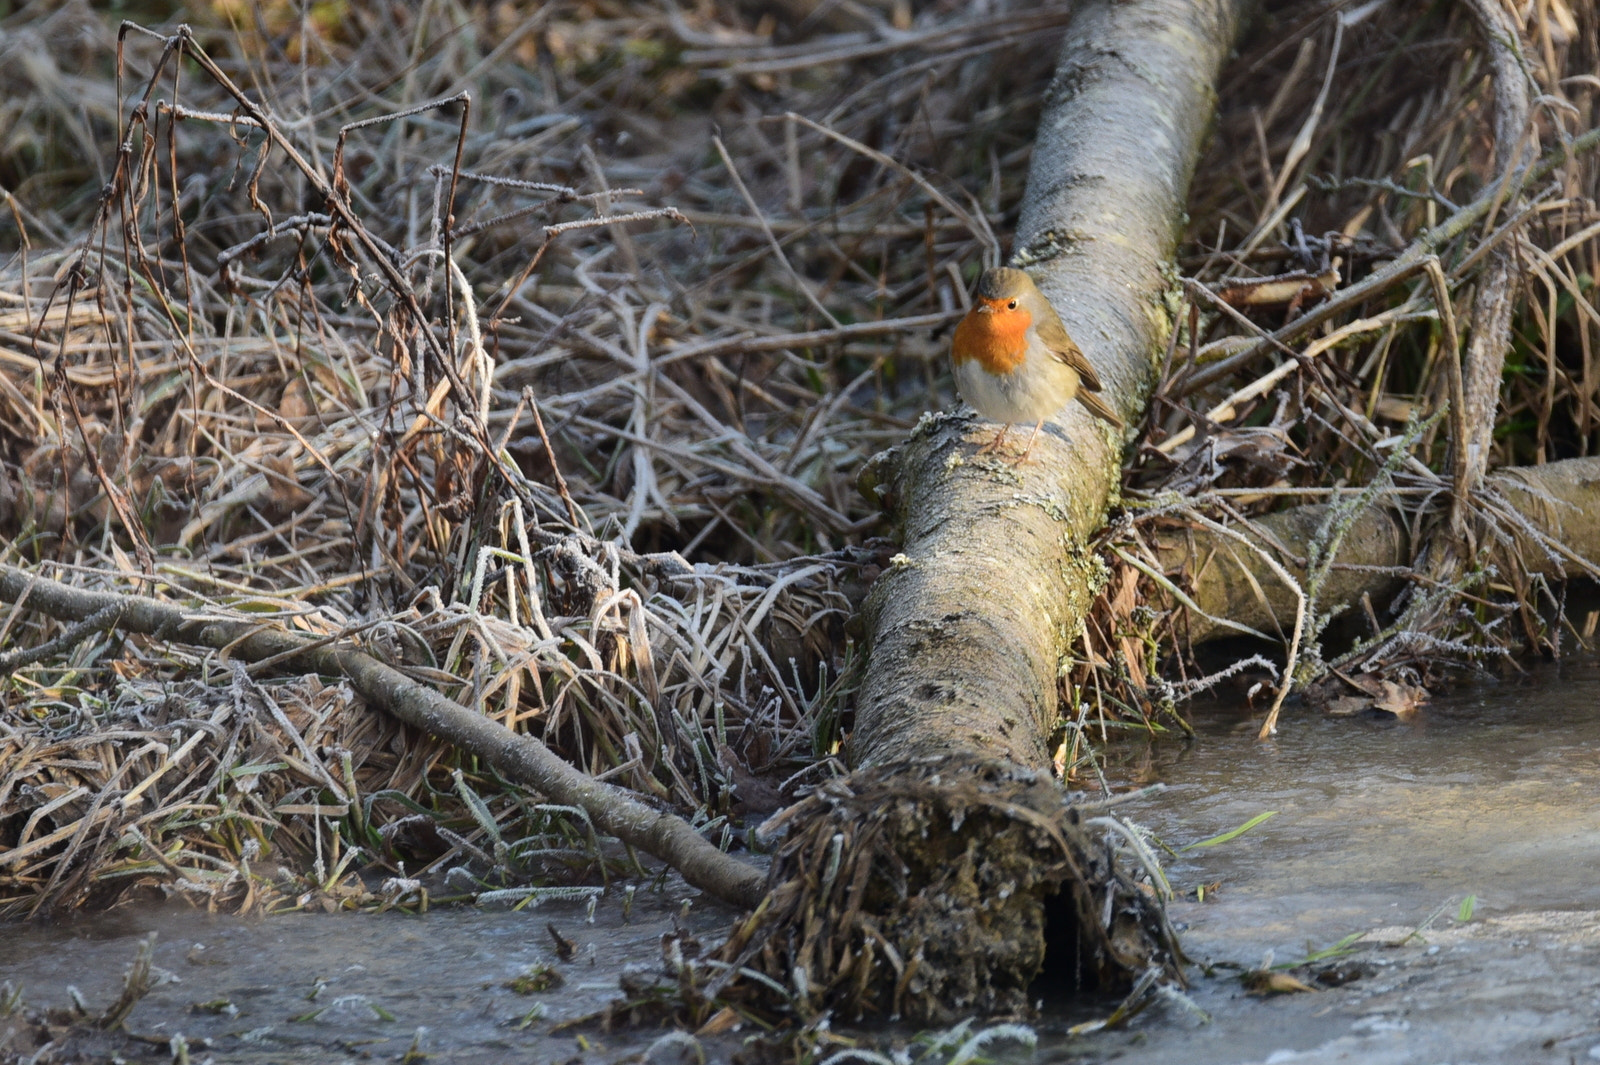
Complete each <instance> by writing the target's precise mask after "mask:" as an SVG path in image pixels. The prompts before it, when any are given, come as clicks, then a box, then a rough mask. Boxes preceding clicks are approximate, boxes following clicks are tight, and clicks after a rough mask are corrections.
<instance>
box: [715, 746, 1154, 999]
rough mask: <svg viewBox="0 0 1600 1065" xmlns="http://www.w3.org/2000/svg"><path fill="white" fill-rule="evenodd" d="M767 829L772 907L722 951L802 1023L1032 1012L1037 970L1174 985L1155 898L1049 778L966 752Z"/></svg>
mask: <svg viewBox="0 0 1600 1065" xmlns="http://www.w3.org/2000/svg"><path fill="white" fill-rule="evenodd" d="M763 833H765V834H768V835H775V836H781V843H780V844H779V845H778V847H777V850H776V853H775V855H774V859H773V864H772V869H771V874H770V877H769V881H768V883H769V888H770V890H769V895H768V899H767V902H766V903H765V904H764V905H763V907H762V908H761V909H760V910H758V911H757V912H756V913H755V914H753V915H751V917H750V918H748V919H747V920H746V921H745V923H744V924H743V925H742V926H741V927H740V928H739V929H738V930H737V932H736V933H735V935H734V936H733V937H732V938H731V939H730V940H729V941H728V942H727V943H726V944H725V945H724V946H723V948H722V950H721V957H722V960H723V961H725V962H727V963H730V964H734V965H740V966H749V967H753V968H755V969H757V970H760V971H761V972H763V973H765V974H766V975H767V976H769V977H771V978H772V979H773V980H774V981H775V982H777V983H779V984H782V985H783V986H784V987H785V988H786V989H787V990H788V994H789V1000H788V1001H787V1003H785V1005H787V1006H788V1007H789V1008H790V1009H792V1010H793V1011H794V1012H795V1013H796V1014H798V1015H799V1016H801V1017H804V1018H811V1017H815V1016H818V1015H820V1014H822V1013H824V1012H830V1011H831V1012H833V1013H834V1014H835V1015H837V1016H840V1017H842V1018H846V1019H859V1018H862V1017H869V1016H870V1017H875V1018H878V1019H894V1018H900V1019H905V1020H909V1021H912V1022H913V1023H919V1024H939V1025H943V1024H950V1023H954V1022H955V1021H958V1020H960V1019H962V1018H965V1017H970V1016H972V1015H974V1014H981V1015H996V1014H1002V1015H1004V1014H1009V1015H1014V1016H1015V1015H1026V1014H1028V1013H1030V1012H1031V1008H1032V1002H1033V999H1032V997H1031V996H1030V986H1031V985H1032V984H1033V981H1034V980H1035V978H1036V977H1038V976H1039V975H1040V973H1041V970H1045V969H1048V970H1049V971H1050V973H1051V975H1052V976H1053V977H1058V978H1059V980H1060V982H1062V983H1065V984H1068V985H1070V986H1074V987H1079V988H1082V989H1083V990H1084V991H1104V992H1114V993H1118V992H1123V991H1126V990H1127V989H1128V988H1129V987H1130V986H1132V984H1133V983H1134V981H1135V980H1136V979H1137V978H1139V977H1140V976H1141V975H1144V974H1146V973H1148V972H1149V971H1150V970H1151V969H1152V967H1153V968H1155V969H1157V970H1158V971H1161V972H1164V973H1165V974H1166V976H1167V977H1168V978H1169V979H1171V980H1174V981H1177V982H1180V983H1181V982H1182V972H1181V969H1180V967H1179V961H1178V959H1180V958H1181V956H1182V955H1181V954H1180V952H1179V948H1178V945H1177V943H1176V942H1175V941H1174V940H1173V939H1172V938H1171V933H1170V925H1168V924H1167V922H1166V920H1165V917H1164V914H1163V913H1162V912H1161V909H1160V903H1159V901H1157V899H1155V898H1154V897H1153V896H1152V895H1150V894H1148V893H1147V891H1146V889H1145V888H1143V887H1141V886H1140V885H1139V884H1137V883H1135V882H1134V881H1133V880H1131V879H1130V878H1129V877H1128V876H1127V875H1126V874H1125V873H1124V872H1122V871H1121V870H1120V869H1119V868H1118V864H1117V862H1116V860H1115V859H1114V857H1113V854H1112V852H1111V850H1110V848H1109V847H1108V846H1107V845H1106V842H1105V839H1104V834H1103V833H1099V832H1096V831H1093V830H1092V829H1091V828H1089V827H1088V826H1086V825H1084V824H1082V823H1081V822H1080V818H1079V815H1078V811H1076V810H1075V809H1074V808H1073V807H1071V806H1070V805H1069V804H1068V802H1067V801H1066V797H1065V796H1064V794H1063V793H1062V791H1061V789H1060V787H1059V786H1058V785H1057V784H1056V783H1055V782H1054V781H1053V780H1052V779H1050V778H1049V776H1048V775H1046V774H1041V773H1039V772H1036V771H1034V770H1030V769H1027V768H1024V767H1022V766H1018V765H1016V764H1014V763H1010V762H1005V761H996V760H984V759H974V758H971V757H967V756H961V755H954V756H950V757H946V758H938V759H926V760H919V761H916V762H911V763H900V764H896V765H885V766H877V767H872V768H868V769H863V770H859V771H857V772H855V773H852V774H851V775H849V776H847V777H842V778H840V779H838V780H835V781H832V782H830V783H828V784H825V785H823V786H822V787H820V788H818V789H817V790H816V791H815V792H813V793H812V794H811V795H810V796H809V797H807V798H806V799H804V800H803V801H801V802H800V803H798V804H796V805H795V806H793V807H790V808H789V809H788V810H786V811H784V812H783V813H781V814H779V815H778V816H777V817H776V818H774V819H773V821H771V822H769V823H768V825H767V826H763ZM1051 911H1054V912H1053V913H1052V912H1051ZM1047 921H1048V923H1049V924H1050V925H1051V927H1050V929H1049V931H1050V935H1049V937H1048V942H1049V944H1050V947H1049V949H1048V950H1047V946H1046V944H1047V936H1046V925H1047ZM1057 955H1059V956H1057ZM745 986H746V989H747V990H760V987H759V986H758V985H756V984H754V982H747V983H746V985H745Z"/></svg>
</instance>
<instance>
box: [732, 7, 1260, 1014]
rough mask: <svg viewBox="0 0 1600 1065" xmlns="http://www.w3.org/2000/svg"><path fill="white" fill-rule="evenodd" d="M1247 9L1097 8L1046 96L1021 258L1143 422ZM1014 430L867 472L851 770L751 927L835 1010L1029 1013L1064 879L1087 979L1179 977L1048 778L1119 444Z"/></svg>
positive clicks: (1066, 423) (810, 994)
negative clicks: (888, 556) (889, 521)
mask: <svg viewBox="0 0 1600 1065" xmlns="http://www.w3.org/2000/svg"><path fill="white" fill-rule="evenodd" d="M1244 4H1245V0H1121V2H1112V0H1098V2H1089V3H1084V4H1083V5H1081V6H1080V7H1079V9H1078V10H1077V12H1076V13H1075V14H1074V16H1073V20H1072V22H1071V24H1070V25H1069V27H1068V28H1067V30H1066V38H1065V41H1064V42H1063V47H1062V53H1061V59H1060V63H1059V65H1058V68H1057V71H1056V74H1055V77H1054V79H1053V80H1052V82H1051V84H1050V86H1049V89H1048V91H1047V92H1046V94H1045V104H1044V113H1043V115H1042V117H1041V120H1040V123H1039V132H1038V136H1037V137H1036V140H1035V145H1034V152H1033V161H1032V168H1031V170H1030V173H1029V177H1028V188H1027V193H1026V196H1025V198H1024V201H1023V205H1022V217H1021V222H1020V229H1019V232H1018V235H1017V250H1016V253H1015V255H1014V256H1013V260H1012V261H1013V263H1014V264H1015V265H1019V266H1022V267H1025V268H1026V269H1028V270H1029V272H1030V273H1031V274H1032V275H1033V277H1034V279H1035V280H1036V281H1037V282H1038V283H1039V286H1040V288H1041V289H1042V290H1043V291H1044V293H1045V295H1046V296H1048V297H1049V298H1050V299H1051V301H1052V302H1053V303H1054V305H1055V307H1056V309H1057V310H1058V311H1059V312H1060V314H1061V318H1062V320H1063V322H1064V323H1065V324H1066V326H1067V329H1068V331H1069V332H1070V333H1071V334H1072V336H1073V338H1074V339H1075V340H1076V341H1077V343H1078V345H1079V346H1080V347H1081V348H1082V349H1083V351H1084V353H1085V354H1086V355H1087V356H1088V358H1089V360H1090V361H1091V362H1092V363H1093V364H1094V366H1095V368H1096V370H1097V371H1098V372H1099V376H1100V378H1101V379H1102V381H1103V382H1104V383H1105V391H1104V393H1103V398H1104V399H1106V401H1107V402H1108V403H1109V404H1110V405H1111V406H1112V407H1113V408H1114V409H1116V410H1118V411H1119V412H1120V413H1121V414H1122V415H1123V416H1124V417H1125V419H1126V420H1127V421H1129V422H1130V423H1133V422H1136V421H1137V418H1136V417H1135V415H1136V414H1137V413H1138V411H1139V410H1140V409H1141V408H1142V406H1143V404H1144V402H1145V399H1146V397H1147V395H1148V391H1149V389H1150V387H1151V385H1152V383H1153V380H1154V377H1155V374H1156V368H1157V361H1158V360H1159V358H1160V357H1161V355H1162V354H1163V352H1164V350H1165V346H1166V341H1167V337H1168V335H1169V332H1170V329H1171V328H1172V310H1171V308H1172V304H1171V302H1170V301H1171V299H1172V297H1173V285H1172V274H1171V273H1170V270H1169V267H1168V265H1167V264H1168V263H1169V261H1170V259H1171V255H1172V252H1173V250H1174V248H1175V247H1176V243H1177V240H1178V237H1179V235H1180V232H1181V229H1182V225H1183V220H1184V213H1183V212H1184V204H1185V200H1186V196H1187V190H1188V184H1189V179H1190V177H1191V175H1192V174H1193V172H1194V166H1195V163H1196V160H1197V158H1198V156H1199V152H1200V148H1201V142H1202V140H1203V137H1204V134H1205V132H1206V128H1207V126H1208V123H1209V122H1210V120H1211V115H1212V112H1213V109H1214V106H1215V100H1216V92H1215V88H1214V85H1215V82H1216V79H1217V75H1218V72H1219V70H1220V68H1221V66H1222V62H1223V59H1224V57H1225V56H1226V55H1227V54H1228V52H1229V50H1230V48H1231V47H1232V44H1233V40H1234V34H1235V32H1236V29H1237V25H1238V22H1239V13H1240V9H1241V8H1242V7H1243V6H1244ZM994 432H995V426H994V425H993V424H992V423H986V422H981V421H978V420H975V419H974V418H973V416H972V415H971V414H970V413H957V414H938V415H929V416H927V417H925V418H924V420H923V422H922V423H921V424H920V425H919V426H918V427H917V429H916V430H915V431H914V432H913V433H912V435H911V438H910V439H909V440H908V441H907V442H906V443H905V444H904V445H902V446H901V447H899V448H896V449H895V450H894V451H892V452H890V453H888V454H886V455H883V456H879V458H878V459H875V460H874V462H873V463H872V464H871V466H870V467H869V468H868V469H867V470H866V471H864V473H863V478H862V483H863V487H864V488H865V489H867V490H868V491H870V492H875V493H876V494H877V495H878V496H879V497H880V498H881V499H882V501H883V503H884V505H885V506H886V507H887V508H889V510H890V511H891V512H892V514H893V515H894V516H895V518H896V519H897V520H898V521H899V522H900V523H901V525H902V527H903V530H904V533H903V537H902V544H903V554H902V555H901V556H900V557H898V558H897V559H896V560H895V562H894V563H893V564H892V565H891V566H890V567H889V569H888V570H887V571H886V572H885V573H884V575H883V576H882V577H881V578H880V579H879V581H878V583H877V585H876V586H875V588H874V589H873V591H872V593H871V595H870V596H869V597H868V601H867V603H866V605H865V607H864V609H863V620H864V623H865V629H866V631H867V634H868V638H869V654H868V659H867V663H866V667H865V674H864V677H863V683H862V687H861V689H860V693H859V696H858V702H857V709H856V718H855V730H854V733H853V734H852V736H851V739H850V743H849V747H848V754H849V757H850V759H851V762H852V764H853V766H854V768H855V772H854V773H853V774H852V775H851V776H849V777H847V778H844V780H842V781H840V782H836V783H835V784H833V785H830V786H829V787H826V788H823V789H819V791H818V793H817V794H816V795H814V796H813V797H812V798H811V799H808V800H806V802H805V803H803V804H801V806H799V807H796V808H793V809H791V810H790V811H789V812H788V813H787V814H785V815H784V819H783V821H782V822H781V823H782V825H783V827H784V828H785V829H786V835H785V842H784V844H783V845H781V846H780V850H779V855H778V859H777V860H776V861H775V863H774V867H773V881H772V887H773V894H772V897H771V898H772V905H771V907H770V908H769V910H768V912H767V913H766V914H765V915H764V916H763V918H762V921H763V922H764V925H763V927H761V928H752V929H750V930H749V933H750V934H748V935H743V936H741V937H736V938H735V941H734V944H733V948H734V950H735V953H736V954H737V955H738V956H739V957H738V959H737V960H740V961H741V962H742V963H743V962H750V961H754V960H755V959H758V958H759V964H760V965H761V966H762V967H763V968H765V969H766V970H767V971H768V972H769V973H771V974H772V975H774V976H777V977H779V978H781V979H782V980H784V982H785V983H786V984H792V985H794V986H796V987H797V989H799V988H803V989H804V994H803V995H802V998H803V999H804V1000H805V1001H806V1002H808V1003H810V1004H812V1005H815V1006H818V1007H827V1006H835V1007H846V1008H847V1009H848V1010H849V1011H850V1012H859V1011H861V1010H863V1009H865V1010H867V1011H869V1012H870V1011H878V1012H879V1013H880V1015H891V1014H899V1015H902V1016H905V1017H908V1018H912V1019H916V1020H924V1021H930V1022H944V1021H949V1020H953V1019H956V1018H960V1017H965V1016H970V1015H972V1014H973V1013H984V1012H1003V1011H1024V1010H1026V1008H1027V1005H1028V998H1027V986H1028V983H1029V981H1030V980H1031V978H1032V977H1033V976H1034V975H1035V974H1036V972H1037V971H1038V969H1039V967H1040V964H1041V962H1042V960H1043V956H1044V938H1043V933H1044V913H1045V903H1046V899H1047V897H1048V896H1050V895H1052V894H1054V893H1056V892H1057V891H1059V892H1061V893H1062V900H1063V902H1064V903H1068V902H1069V903H1070V904H1068V905H1063V906H1062V912H1065V913H1074V912H1075V913H1076V914H1077V915H1078V919H1079V920H1078V924H1077V925H1075V926H1073V931H1071V932H1068V933H1067V936H1066V942H1068V943H1069V944H1070V943H1073V942H1074V941H1076V942H1077V943H1079V944H1080V947H1079V953H1080V956H1079V957H1078V958H1076V959H1063V967H1064V968H1065V967H1075V969H1076V971H1077V973H1078V974H1080V975H1081V976H1083V977H1085V980H1084V985H1085V986H1086V987H1093V986H1096V985H1098V986H1100V987H1103V988H1105V989H1116V988H1118V987H1119V986H1126V985H1127V984H1128V983H1129V982H1130V981H1131V980H1132V979H1133V978H1134V977H1136V976H1138V975H1139V974H1140V973H1141V972H1143V971H1147V970H1148V969H1149V967H1151V966H1158V967H1163V968H1166V969H1167V970H1168V971H1169V972H1176V965H1175V963H1174V961H1173V950H1174V949H1175V948H1174V945H1173V944H1172V943H1171V942H1170V939H1169V938H1168V937H1167V936H1166V935H1165V934H1164V932H1163V924H1162V918H1161V916H1160V914H1159V913H1158V912H1155V911H1156V907H1155V906H1154V905H1153V904H1151V903H1150V902H1149V901H1148V900H1147V899H1146V897H1145V896H1144V895H1143V894H1142V893H1140V892H1139V891H1138V890H1137V889H1135V888H1134V887H1133V885H1132V884H1131V883H1130V882H1129V881H1128V880H1126V879H1125V878H1122V877H1120V876H1119V875H1117V874H1115V873H1114V871H1113V870H1112V868H1111V866H1112V864H1113V863H1110V862H1108V861H1106V856H1107V847H1106V843H1105V840H1104V834H1103V832H1098V831H1097V832H1093V833H1091V832H1089V831H1085V829H1084V828H1082V827H1079V826H1078V825H1076V824H1074V823H1073V821H1074V818H1073V817H1071V816H1070V815H1069V814H1068V812H1067V808H1066V803H1065V800H1064V797H1063V793H1062V791H1061V789H1060V787H1059V786H1058V785H1056V784H1055V782H1054V781H1053V780H1052V779H1051V761H1050V751H1049V749H1048V740H1049V737H1050V734H1051V732H1052V731H1053V730H1054V729H1055V727H1056V725H1057V722H1058V718H1059V716H1060V711H1059V708H1058V695H1057V689H1058V684H1059V682H1060V677H1061V675H1062V663H1063V659H1064V658H1065V657H1066V656H1067V655H1068V653H1069V648H1070V645H1071V643H1072V642H1073V640H1075V639H1076V638H1077V636H1078V634H1079V631H1080V628H1081V620H1082V618H1083V616H1084V613H1085V611H1086V610H1087V609H1088V607H1089V605H1090V602H1091V600H1092V599H1093V597H1094V595H1095V594H1096V592H1097V591H1098V589H1099V587H1100V585H1101V583H1102V573H1103V572H1104V569H1103V566H1102V565H1101V563H1100V562H1099V560H1098V559H1097V558H1096V557H1095V556H1094V555H1093V553H1092V552H1091V551H1090V550H1089V549H1088V547H1087V544H1088V541H1089V537H1090V536H1091V535H1092V534H1093V533H1094V531H1095V530H1096V529H1097V528H1098V527H1099V526H1100V525H1101V523H1102V522H1103V520H1104V518H1105V514H1106V510H1107V507H1108V506H1109V504H1110V502H1111V500H1112V493H1113V492H1114V490H1115V488H1116V486H1117V484H1118V482H1119V472H1120V467H1121V455H1122V441H1121V439H1119V438H1118V436H1117V435H1116V434H1115V433H1114V431H1113V430H1111V429H1110V428H1109V427H1108V426H1107V425H1105V424H1104V423H1101V422H1097V421H1095V420H1094V419H1093V418H1092V417H1091V416H1090V415H1089V414H1088V413H1087V412H1086V411H1084V410H1083V409H1082V408H1081V407H1079V406H1078V405H1075V404H1074V405H1072V406H1070V407H1069V408H1068V409H1067V410H1065V411H1062V412H1061V413H1060V414H1058V415H1056V416H1055V417H1054V418H1053V419H1051V420H1050V421H1049V422H1048V423H1047V428H1046V431H1045V433H1043V434H1042V436H1041V437H1040V439H1039V441H1038V443H1037V445H1036V446H1035V447H1034V448H1033V451H1032V459H1031V461H1028V462H1025V463H1022V464H1020V465H1016V466H1013V465H1010V464H1008V463H1007V462H1006V461H1004V458H1003V457H1002V458H985V457H981V456H979V455H978V454H977V446H978V445H979V444H981V443H983V442H986V441H987V440H988V439H989V438H991V437H992V436H993V435H994ZM847 874H848V875H847ZM1095 878H1099V879H1098V881H1096V879H1095ZM758 923H759V922H758ZM1130 929H1136V930H1137V931H1138V933H1139V934H1138V935H1136V936H1132V937H1130V936H1129V935H1127V934H1126V933H1128V931H1129V930H1130ZM1069 949H1070V948H1069ZM1053 961H1054V960H1053Z"/></svg>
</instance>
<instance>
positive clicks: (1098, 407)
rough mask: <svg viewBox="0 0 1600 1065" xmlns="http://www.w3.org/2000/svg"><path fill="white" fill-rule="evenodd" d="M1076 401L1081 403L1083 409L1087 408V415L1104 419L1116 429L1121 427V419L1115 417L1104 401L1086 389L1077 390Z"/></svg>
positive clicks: (1114, 412)
mask: <svg viewBox="0 0 1600 1065" xmlns="http://www.w3.org/2000/svg"><path fill="white" fill-rule="evenodd" d="M1078 399H1079V400H1081V401H1082V402H1083V405H1084V406H1085V407H1088V408H1089V413H1091V414H1094V415H1097V416H1098V417H1101V418H1104V419H1105V420H1106V421H1108V422H1110V423H1111V424H1112V425H1115V426H1116V427H1117V428H1118V429H1121V428H1122V427H1123V425H1122V419H1121V418H1119V417H1117V412H1116V411H1114V410H1112V409H1111V408H1110V407H1109V406H1107V405H1106V401H1105V400H1103V399H1101V398H1100V397H1099V396H1097V395H1095V394H1094V393H1093V392H1090V391H1089V390H1088V389H1087V388H1083V389H1079V390H1078Z"/></svg>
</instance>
